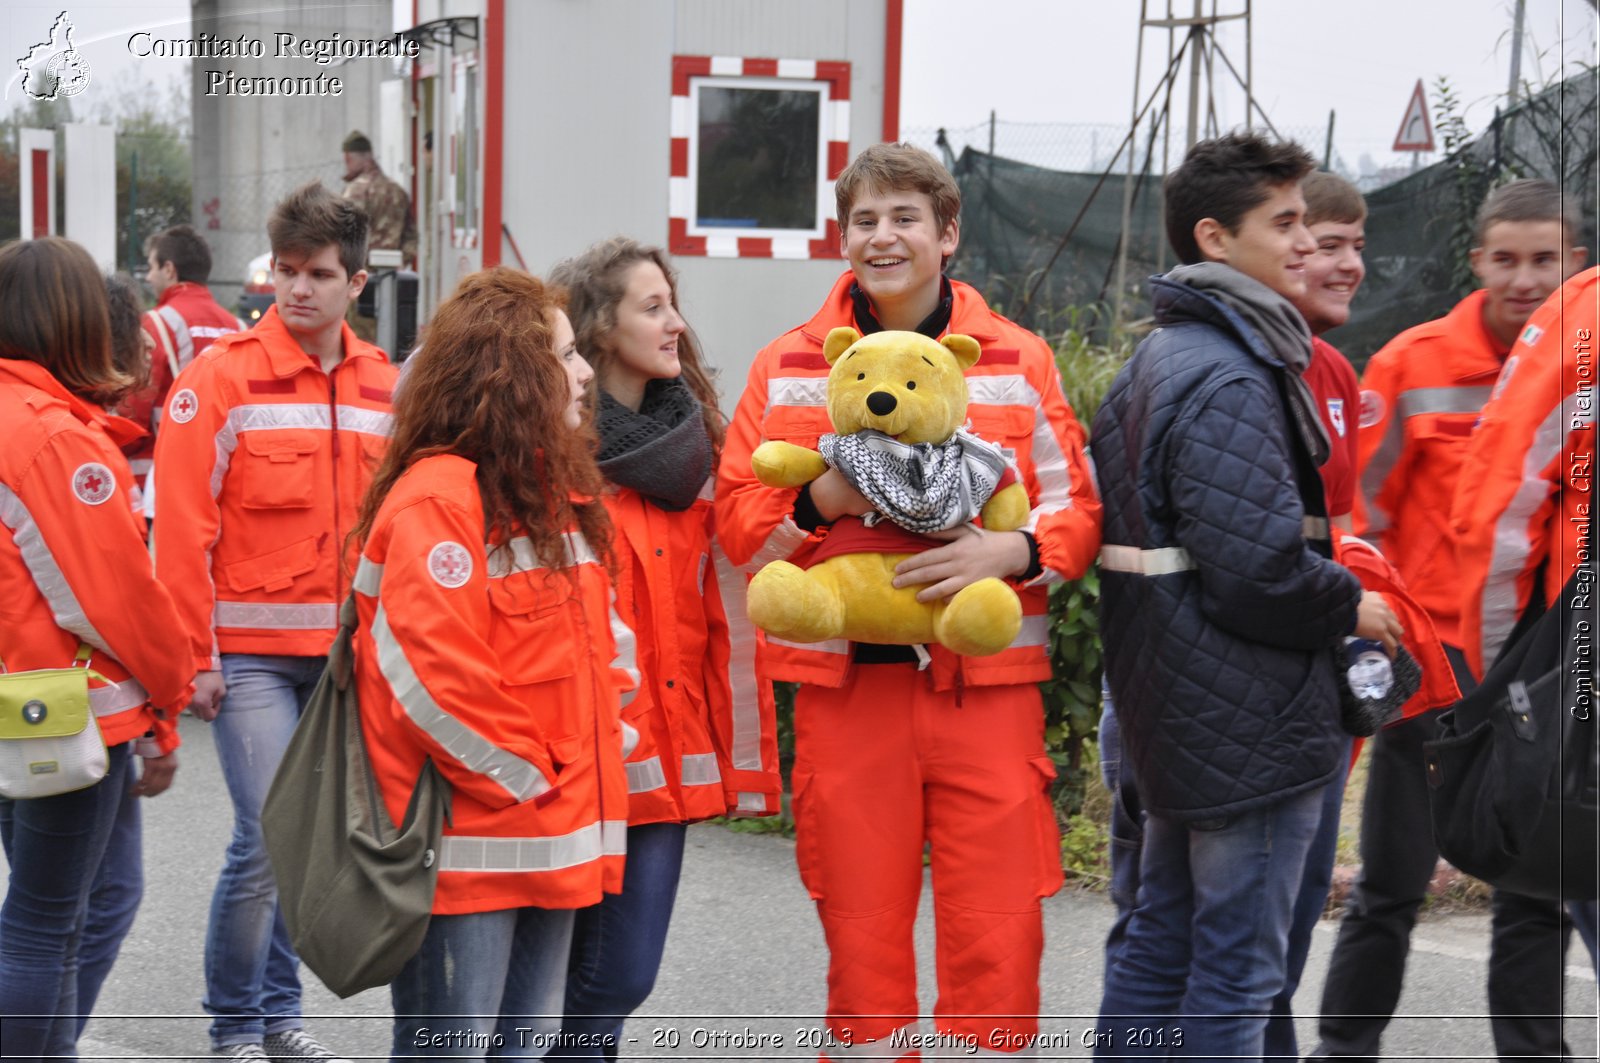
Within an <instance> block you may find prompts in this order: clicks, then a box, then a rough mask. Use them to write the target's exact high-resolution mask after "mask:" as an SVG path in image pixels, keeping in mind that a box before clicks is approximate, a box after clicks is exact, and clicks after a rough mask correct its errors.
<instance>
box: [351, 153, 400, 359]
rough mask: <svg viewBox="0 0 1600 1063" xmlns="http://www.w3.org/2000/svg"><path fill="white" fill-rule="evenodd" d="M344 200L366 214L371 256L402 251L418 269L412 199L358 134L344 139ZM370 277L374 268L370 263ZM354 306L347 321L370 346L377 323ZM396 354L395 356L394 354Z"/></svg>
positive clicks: (375, 336) (368, 266)
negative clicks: (379, 164)
mask: <svg viewBox="0 0 1600 1063" xmlns="http://www.w3.org/2000/svg"><path fill="white" fill-rule="evenodd" d="M341 147H342V148H343V150H344V171H345V172H344V180H345V185H344V193H343V194H344V198H346V199H348V200H349V201H350V202H352V203H354V204H355V205H356V206H358V207H360V208H361V209H362V210H363V211H365V212H366V215H367V218H368V224H369V226H370V228H369V229H368V232H369V233H370V236H369V238H368V241H367V249H368V253H369V255H370V253H371V252H372V251H375V250H398V251H399V252H400V258H401V259H402V260H403V262H404V264H405V267H406V268H407V269H415V268H416V265H417V224H416V219H415V217H414V216H413V215H412V213H411V197H410V196H408V195H406V190H405V189H404V188H401V187H400V185H399V184H397V183H396V182H394V181H391V180H390V179H389V178H388V177H387V176H385V175H384V172H383V170H382V168H380V167H379V166H378V161H377V160H376V159H374V158H373V157H372V141H370V140H368V139H367V137H366V134H364V133H362V132H361V131H359V130H357V131H356V132H353V133H351V134H350V135H349V136H347V137H345V138H344V143H343V144H342V145H341ZM367 270H368V272H369V273H371V272H372V270H373V265H372V263H371V262H370V261H369V262H368V263H367ZM356 305H357V304H355V303H351V304H350V312H349V314H348V315H347V318H346V319H347V320H348V321H349V322H350V327H351V328H352V329H354V330H355V333H356V335H357V336H359V337H361V338H362V339H364V340H366V341H367V342H369V343H371V342H375V341H376V339H377V322H376V321H375V320H374V319H373V318H370V317H366V316H363V315H361V314H358V313H357V312H356ZM391 353H393V352H391Z"/></svg>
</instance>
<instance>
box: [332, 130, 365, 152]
mask: <svg viewBox="0 0 1600 1063" xmlns="http://www.w3.org/2000/svg"><path fill="white" fill-rule="evenodd" d="M339 147H340V149H341V150H343V151H349V152H366V153H367V154H368V155H370V154H372V141H370V140H368V139H367V135H366V134H365V133H363V132H362V131H361V130H359V129H357V130H355V131H353V132H352V133H351V134H350V135H349V136H347V137H345V138H344V143H343V144H341V145H339Z"/></svg>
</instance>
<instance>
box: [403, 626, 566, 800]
mask: <svg viewBox="0 0 1600 1063" xmlns="http://www.w3.org/2000/svg"><path fill="white" fill-rule="evenodd" d="M372 641H373V642H374V644H376V646H377V649H378V671H379V672H381V673H382V674H383V678H384V680H385V681H387V682H388V684H389V689H390V690H391V691H392V692H393V693H394V697H395V700H396V701H398V702H399V703H400V707H401V708H403V709H404V710H405V713H406V715H407V716H409V717H410V718H411V722H412V723H414V724H416V725H417V726H418V727H420V728H421V729H422V730H423V732H425V733H426V734H427V735H428V737H429V738H432V739H433V740H434V741H435V742H437V743H439V745H440V746H442V747H443V748H444V751H445V752H446V753H448V754H449V755H450V756H451V757H453V758H455V760H456V761H458V762H459V763H460V764H461V766H462V767H464V768H466V769H467V770H468V771H474V772H477V773H478V774H479V775H483V776H487V777H488V778H490V779H493V780H494V781H495V782H496V783H498V784H499V785H500V786H501V787H502V788H504V790H505V791H506V793H508V794H510V795H511V796H512V797H513V798H515V799H516V800H518V801H526V800H528V799H529V798H531V797H537V796H539V795H540V794H542V793H545V792H546V791H547V790H549V789H550V780H548V779H546V778H545V777H544V772H542V771H540V770H539V769H538V768H537V767H535V766H534V765H532V764H530V763H528V762H527V761H525V760H523V759H522V758H521V757H519V756H517V755H516V754H515V753H512V752H510V751H509V750H505V749H501V748H500V747H499V746H497V745H495V744H494V743H493V742H491V741H489V740H488V739H487V738H484V737H483V736H482V735H480V734H478V732H476V731H474V730H473V729H472V728H470V727H468V726H467V725H466V724H464V723H462V722H461V721H460V720H458V719H456V718H455V717H454V716H452V715H450V714H449V713H448V712H445V711H444V709H442V708H440V707H439V703H438V702H436V701H434V700H433V694H432V693H430V692H429V691H428V688H427V687H426V686H425V685H423V682H422V679H421V678H420V677H419V676H418V675H417V672H416V669H414V668H413V667H411V662H410V661H409V660H407V659H406V654H405V650H404V649H403V648H402V647H401V645H400V643H399V640H397V639H396V638H395V637H394V631H393V629H391V628H390V627H389V616H388V614H387V613H386V612H385V611H384V608H383V604H382V603H381V602H380V603H379V604H378V609H377V612H376V613H374V614H373V617H372Z"/></svg>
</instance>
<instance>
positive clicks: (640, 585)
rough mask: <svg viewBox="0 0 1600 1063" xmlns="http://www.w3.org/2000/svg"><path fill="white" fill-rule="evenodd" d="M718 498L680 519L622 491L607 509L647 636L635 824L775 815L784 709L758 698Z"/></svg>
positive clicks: (637, 713) (637, 723)
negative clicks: (716, 518)
mask: <svg viewBox="0 0 1600 1063" xmlns="http://www.w3.org/2000/svg"><path fill="white" fill-rule="evenodd" d="M710 487H711V485H710V484H709V483H708V484H707V485H706V488H707V489H706V491H704V492H702V494H701V497H700V498H698V499H697V500H696V501H695V502H694V504H693V505H692V506H690V507H689V508H688V509H686V510H683V511H682V512H678V513H670V512H668V511H667V510H664V509H662V508H661V507H660V506H657V505H654V504H652V503H651V502H650V501H649V500H647V499H646V498H645V497H644V496H643V495H641V494H640V493H639V492H637V491H634V490H632V489H629V488H625V487H618V488H615V489H614V491H613V492H612V493H611V494H610V495H608V496H607V498H606V509H607V510H608V511H609V512H610V514H611V520H612V523H613V524H614V525H615V527H616V530H617V535H616V540H615V543H614V548H615V551H616V555H617V601H618V605H619V608H620V611H621V612H622V614H623V617H624V619H625V620H627V621H628V623H629V624H630V626H632V627H633V629H634V630H635V631H637V632H638V635H639V672H640V675H641V677H642V679H641V683H640V692H639V696H638V697H636V698H635V699H634V700H633V703H632V704H631V705H629V706H628V710H627V712H626V713H624V718H625V719H626V720H627V721H628V722H629V723H630V724H632V725H633V726H634V727H635V728H637V729H638V731H639V735H640V738H639V744H638V746H637V747H636V748H635V749H634V751H633V754H632V756H630V757H629V758H628V765H627V767H628V791H629V794H630V796H629V801H628V822H629V823H664V822H672V823H678V822H684V821H688V820H696V819H706V818H708V817H711V816H720V815H724V814H725V813H729V812H733V813H754V814H758V815H759V814H766V813H775V812H777V811H778V800H779V794H780V793H781V792H782V790H783V784H782V781H781V779H780V777H779V774H778V740H777V730H776V726H777V724H776V718H775V706H774V704H773V701H772V697H771V695H770V693H768V692H767V689H765V688H764V689H763V690H761V691H759V692H758V689H757V683H756V680H755V673H754V671H753V666H754V661H753V657H754V650H755V637H754V629H753V628H752V627H751V625H750V622H749V621H748V620H746V619H745V618H744V585H745V578H744V576H743V575H742V574H741V573H739V572H737V571H736V570H735V569H734V568H733V566H732V565H730V564H729V563H728V560H727V558H726V557H725V556H723V554H722V551H721V549H719V548H718V547H717V546H716V543H715V539H714V536H713V534H712V529H713V518H712V508H711V496H710ZM724 588H726V594H725V593H724ZM725 598H726V600H727V601H728V602H729V603H730V606H731V607H730V608H725V607H724V600H725ZM730 614H731V616H730ZM730 624H736V625H738V626H739V627H740V630H739V632H738V637H737V638H733V639H730V631H729V628H730ZM763 694H765V696H762V695H763Z"/></svg>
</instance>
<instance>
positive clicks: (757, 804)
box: [739, 790, 767, 812]
mask: <svg viewBox="0 0 1600 1063" xmlns="http://www.w3.org/2000/svg"><path fill="white" fill-rule="evenodd" d="M766 810H767V795H766V794H756V793H749V792H747V791H744V790H741V791H739V811H740V812H765V811H766Z"/></svg>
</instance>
